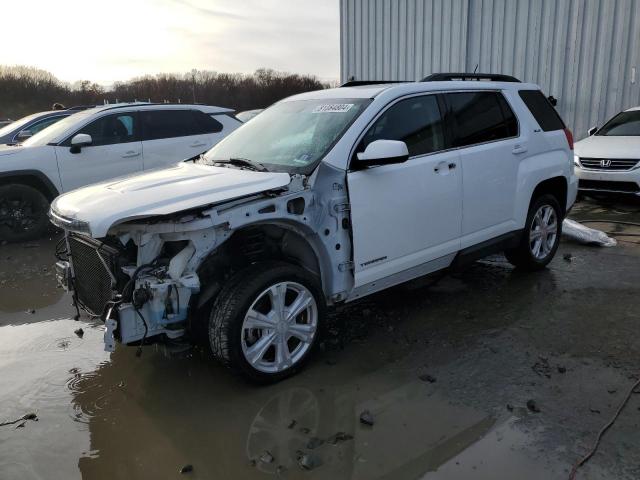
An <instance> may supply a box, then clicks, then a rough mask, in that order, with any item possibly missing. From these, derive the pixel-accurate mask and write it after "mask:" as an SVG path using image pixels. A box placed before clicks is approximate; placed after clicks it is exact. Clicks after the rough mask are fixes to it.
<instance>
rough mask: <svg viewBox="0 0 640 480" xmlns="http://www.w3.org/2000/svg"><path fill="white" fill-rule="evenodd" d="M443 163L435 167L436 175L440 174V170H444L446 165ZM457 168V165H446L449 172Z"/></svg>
mask: <svg viewBox="0 0 640 480" xmlns="http://www.w3.org/2000/svg"><path fill="white" fill-rule="evenodd" d="M443 163H444V162H443ZM443 163H439V164H438V165H437V166H435V167H433V171H434V172H436V173H440V170H444V167H445V165H443ZM456 166H457V164H455V163H449V164H448V165H446V167H447V168H448V170H453V169H454V168H456Z"/></svg>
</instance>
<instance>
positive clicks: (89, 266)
mask: <svg viewBox="0 0 640 480" xmlns="http://www.w3.org/2000/svg"><path fill="white" fill-rule="evenodd" d="M69 249H70V250H71V261H72V262H73V273H74V283H73V286H74V290H75V292H76V295H77V298H78V300H79V301H80V303H81V304H82V305H83V306H84V307H85V308H86V309H87V310H89V312H91V313H93V314H94V315H101V314H102V312H103V310H104V306H105V304H106V303H107V302H108V301H109V300H111V299H112V298H113V289H114V285H113V282H112V275H110V273H109V272H115V271H116V270H115V266H116V258H117V255H118V251H117V250H116V249H114V248H111V247H109V246H107V245H104V244H102V243H100V242H97V241H95V240H93V239H91V238H86V237H82V236H78V235H71V236H70V237H69ZM101 257H102V260H101V259H100V258H101ZM105 264H106V265H105ZM107 267H108V269H107Z"/></svg>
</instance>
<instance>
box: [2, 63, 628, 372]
mask: <svg viewBox="0 0 640 480" xmlns="http://www.w3.org/2000/svg"><path fill="white" fill-rule="evenodd" d="M459 77H460V74H439V75H437V76H435V77H428V78H426V79H424V80H423V81H421V82H407V83H375V82H374V83H371V82H355V83H354V84H346V85H344V86H343V87H340V88H335V89H328V90H322V91H317V92H308V93H304V94H300V95H296V96H293V97H290V98H287V99H284V100H282V101H280V102H278V103H276V104H275V105H273V106H272V107H270V108H268V109H266V110H265V111H264V112H246V116H245V117H244V118H245V120H246V123H245V124H244V125H243V126H242V128H238V127H239V126H240V125H242V122H241V121H239V120H238V119H237V118H236V117H234V116H233V115H232V113H233V112H232V111H231V110H228V109H223V108H218V107H208V106H201V105H167V104H159V105H151V104H126V105H111V106H103V107H99V108H93V109H89V110H86V111H83V112H80V113H76V114H75V115H72V116H69V117H68V118H66V119H63V120H60V121H58V122H56V123H55V124H53V125H51V126H49V127H48V128H46V129H44V130H42V131H41V132H40V133H38V134H36V135H34V136H33V137H31V138H30V139H28V140H26V141H25V142H24V143H22V144H18V145H14V146H7V147H5V148H3V149H0V165H1V167H0V168H2V171H1V172H4V173H0V177H2V176H3V175H4V176H5V177H6V178H9V181H8V182H5V183H3V184H0V185H1V186H0V234H5V235H12V237H11V238H12V239H14V240H15V239H22V238H31V236H32V235H34V234H36V233H38V232H39V231H41V230H42V229H44V228H45V227H46V221H45V220H44V214H45V212H46V210H47V207H48V203H49V202H50V201H51V200H52V199H53V198H54V197H56V196H57V195H58V194H60V193H63V194H62V195H60V196H57V198H55V200H54V201H53V202H52V204H51V208H50V211H49V215H50V218H51V221H52V222H53V223H54V224H55V225H56V226H58V227H59V228H61V229H63V230H64V231H65V238H64V242H63V248H61V249H60V250H59V252H58V254H59V261H58V263H57V264H56V275H57V278H58V281H59V282H60V284H61V285H63V286H64V287H65V288H67V289H69V290H70V291H72V292H73V294H74V302H75V304H76V306H77V307H78V308H82V309H84V310H86V311H87V312H89V313H91V314H92V315H96V316H99V317H101V318H102V319H103V320H105V336H104V340H105V347H106V348H107V350H113V349H114V348H115V344H116V342H121V343H123V344H128V345H141V344H143V343H145V342H148V341H156V340H159V339H162V340H167V339H168V340H176V339H184V338H188V339H195V338H200V339H201V340H202V341H204V342H207V343H208V344H209V346H210V348H211V351H212V352H213V354H214V356H215V357H216V358H217V359H218V360H220V361H221V362H222V363H224V364H225V365H227V366H229V367H230V368H231V369H233V370H234V371H236V372H238V373H241V374H243V375H244V376H246V377H247V378H249V379H251V380H254V381H258V382H272V381H277V380H279V379H282V378H285V377H287V376H288V375H291V374H292V373H294V372H296V371H297V370H299V369H300V368H301V367H302V366H303V365H304V363H305V362H306V361H307V360H308V358H309V356H310V355H311V353H312V351H313V350H314V348H315V346H316V345H317V343H318V335H319V333H318V332H319V331H320V330H321V328H322V325H323V323H324V321H325V315H326V310H327V307H329V306H333V305H337V304H340V303H345V302H349V301H353V300H356V299H359V298H362V297H364V296H366V295H369V294H372V293H374V292H377V291H379V290H382V289H386V288H389V287H391V286H393V285H396V284H398V283H402V282H405V281H408V280H411V279H413V278H416V277H419V276H422V275H425V274H430V273H433V272H436V271H440V270H443V269H447V268H450V267H454V266H460V265H464V264H466V263H468V262H472V261H475V260H477V259H479V258H481V257H483V256H485V255H488V254H490V253H494V252H504V253H505V255H506V258H507V259H508V260H509V261H510V262H511V263H512V264H513V265H515V266H517V267H519V268H521V269H524V270H538V269H541V268H544V267H545V266H546V265H547V264H548V263H549V262H550V261H551V260H552V258H553V257H554V255H555V253H556V250H557V248H558V244H559V241H560V235H561V232H562V222H563V219H564V218H565V216H566V214H567V212H568V211H569V209H571V207H572V205H573V203H574V201H575V199H576V195H577V191H578V188H579V180H578V176H579V177H580V188H582V189H585V190H587V191H590V190H597V191H624V189H622V188H620V187H619V185H621V184H623V183H625V182H629V183H633V182H635V185H636V189H635V190H633V189H631V188H629V190H628V192H629V193H636V192H637V186H638V183H637V182H638V179H637V177H636V176H635V174H636V172H637V170H636V168H637V166H638V165H637V161H638V160H637V159H636V160H634V158H633V156H634V155H636V154H635V152H636V151H637V148H636V147H637V144H636V143H634V142H635V140H636V138H634V137H637V132H638V125H639V124H640V119H639V118H638V109H635V110H634V109H632V110H629V111H627V112H623V113H621V114H619V115H618V116H616V117H615V118H613V119H612V120H611V121H609V122H607V124H606V125H604V126H603V127H602V128H600V129H595V130H594V131H592V132H590V133H591V134H592V135H591V137H589V138H588V139H586V140H583V141H582V142H580V143H579V144H578V145H579V147H578V148H577V149H576V151H575V153H574V151H573V150H574V145H573V135H572V133H571V131H570V130H569V129H568V128H567V127H566V126H565V124H564V122H563V121H562V119H561V118H560V116H559V115H558V113H557V112H556V110H555V109H554V108H553V106H552V104H551V103H550V102H549V100H548V98H547V97H545V95H544V94H543V93H542V92H541V91H540V89H539V88H538V87H537V86H536V85H532V84H527V83H521V82H519V81H518V80H517V79H515V78H513V77H508V76H505V75H490V74H489V75H488V74H468V75H467V74H464V75H463V77H464V78H465V79H471V80H488V81H474V82H468V81H457V78H459ZM254 114H255V115H254ZM223 137H224V138H223ZM203 152H206V153H204V154H203V155H201V154H202V153H203ZM184 159H193V160H194V161H192V162H182V161H181V160H184ZM167 166H169V168H165V167H167ZM138 172H141V173H140V174H139V175H132V174H135V173H138ZM576 174H577V175H578V176H576ZM609 174H612V175H618V176H619V177H616V179H615V180H608V179H607V177H606V176H607V175H609ZM625 175H626V176H625ZM114 177H121V178H114ZM614 181H615V182H617V184H616V187H615V188H613V187H611V188H610V187H609V186H608V185H607V184H606V182H614ZM96 182H97V183H96ZM591 182H600V183H599V184H598V188H593V187H592V185H593V184H592V183H591ZM87 184H94V185H91V186H87V187H84V188H79V187H82V186H83V185H87Z"/></svg>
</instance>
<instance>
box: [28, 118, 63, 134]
mask: <svg viewBox="0 0 640 480" xmlns="http://www.w3.org/2000/svg"><path fill="white" fill-rule="evenodd" d="M63 118H66V116H60V117H51V118H45V119H44V120H41V121H40V122H36V123H34V124H33V125H31V126H30V127H29V130H31V135H35V134H36V133H38V132H39V131H40V130H44V129H45V128H47V127H48V126H49V125H53V124H54V123H56V122H57V121H58V120H62V119H63Z"/></svg>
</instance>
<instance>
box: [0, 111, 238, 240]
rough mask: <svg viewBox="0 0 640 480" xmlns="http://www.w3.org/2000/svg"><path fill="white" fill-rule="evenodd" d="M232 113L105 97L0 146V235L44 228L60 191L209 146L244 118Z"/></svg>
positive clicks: (28, 234) (19, 235)
mask: <svg viewBox="0 0 640 480" xmlns="http://www.w3.org/2000/svg"><path fill="white" fill-rule="evenodd" d="M232 114H233V110H229V109H226V108H220V107H211V106H207V105H183V104H178V105H172V104H148V103H139V104H131V103H130V104H118V105H105V106H102V107H97V108H92V109H89V110H84V111H81V112H79V113H76V114H74V115H71V116H68V117H67V118H65V119H63V120H60V121H59V122H57V123H55V124H53V125H51V126H50V127H48V128H45V129H44V130H42V131H41V132H39V133H38V134H36V135H34V136H33V137H31V138H30V139H29V140H27V141H26V142H24V143H22V144H18V145H14V146H4V147H0V240H9V241H21V240H28V239H33V238H36V237H38V236H40V235H41V234H42V233H43V232H44V230H45V229H46V227H47V225H48V219H47V211H48V209H49V202H50V201H51V200H53V199H54V198H55V197H56V196H57V195H59V194H60V193H63V192H68V191H70V190H73V189H76V188H78V187H83V186H85V185H89V184H91V183H95V182H99V181H103V180H106V179H109V178H113V177H119V176H123V175H128V174H132V173H137V172H142V171H145V170H151V169H157V168H164V167H167V166H169V165H171V164H173V163H177V162H179V161H181V160H185V159H188V158H191V157H195V156H197V155H199V154H201V153H203V152H205V151H207V150H209V149H210V148H211V147H212V146H213V145H215V144H216V143H218V141H219V140H220V139H222V138H223V137H224V136H226V135H227V134H228V133H229V132H231V131H233V130H235V129H236V128H237V127H238V126H240V125H241V124H242V123H241V122H240V121H238V120H237V119H236V118H235V117H233V116H232Z"/></svg>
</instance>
